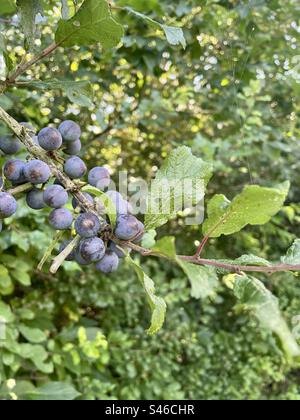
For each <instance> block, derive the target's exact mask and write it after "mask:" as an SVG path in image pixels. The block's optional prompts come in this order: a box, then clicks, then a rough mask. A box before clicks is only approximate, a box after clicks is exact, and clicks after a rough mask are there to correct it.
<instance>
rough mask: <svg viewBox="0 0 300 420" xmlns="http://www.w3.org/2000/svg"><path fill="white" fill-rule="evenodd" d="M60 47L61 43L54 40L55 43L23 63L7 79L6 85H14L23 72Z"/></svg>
mask: <svg viewBox="0 0 300 420" xmlns="http://www.w3.org/2000/svg"><path fill="white" fill-rule="evenodd" d="M58 47H59V44H57V43H56V42H53V44H51V45H49V46H48V47H47V48H45V49H44V50H43V51H41V52H40V53H39V54H37V55H35V56H34V57H32V59H31V60H29V61H26V62H25V63H23V62H22V63H21V64H20V65H19V66H18V67H17V68H16V70H15V71H14V72H13V73H12V74H11V75H10V76H9V77H8V78H7V79H6V82H5V83H6V85H7V86H10V85H13V84H14V83H15V81H16V79H17V78H18V77H19V76H21V75H22V74H23V73H25V72H26V71H27V70H28V69H29V68H30V67H32V66H33V65H34V64H36V63H37V62H38V61H40V60H42V59H43V58H45V57H47V56H48V55H50V54H52V53H53V51H55V50H56V49H57V48H58Z"/></svg>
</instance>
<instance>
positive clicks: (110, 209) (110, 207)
mask: <svg viewBox="0 0 300 420" xmlns="http://www.w3.org/2000/svg"><path fill="white" fill-rule="evenodd" d="M81 191H82V192H87V193H89V194H92V195H94V196H95V197H99V198H101V203H102V204H103V206H104V207H105V209H106V214H107V215H108V217H109V220H110V223H111V225H112V226H113V227H114V226H116V222H117V209H116V206H115V205H114V203H113V202H112V200H111V199H110V198H109V197H108V195H106V194H105V193H104V192H103V191H101V190H99V189H98V188H95V187H92V186H91V185H86V186H85V187H83V188H82V189H81Z"/></svg>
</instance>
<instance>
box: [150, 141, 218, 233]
mask: <svg viewBox="0 0 300 420" xmlns="http://www.w3.org/2000/svg"><path fill="white" fill-rule="evenodd" d="M211 175H212V166H211V164H209V163H206V162H204V161H203V160H202V159H200V158H197V157H195V156H193V154H192V152H191V150H190V148H189V147H186V146H182V147H179V148H177V149H176V150H174V151H173V152H172V153H170V155H169V157H168V158H167V159H166V160H165V162H164V163H163V165H162V167H161V169H160V170H159V171H158V172H157V175H156V178H155V180H154V181H153V182H152V183H151V191H150V193H149V196H148V210H147V214H146V217H145V226H146V229H147V230H150V229H155V228H157V227H159V226H161V225H163V224H165V223H167V221H168V220H170V219H171V218H173V217H175V216H176V214H177V213H178V211H180V210H183V208H182V207H183V204H184V203H191V204H193V205H194V204H196V203H198V202H199V201H200V200H201V199H202V198H203V196H204V194H205V187H206V185H207V183H208V181H209V179H210V177H211Z"/></svg>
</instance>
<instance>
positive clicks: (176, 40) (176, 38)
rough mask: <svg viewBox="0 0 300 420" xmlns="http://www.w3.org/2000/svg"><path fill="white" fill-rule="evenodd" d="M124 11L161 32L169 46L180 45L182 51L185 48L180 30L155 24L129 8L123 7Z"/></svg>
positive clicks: (152, 20) (147, 17) (155, 22)
mask: <svg viewBox="0 0 300 420" xmlns="http://www.w3.org/2000/svg"><path fill="white" fill-rule="evenodd" d="M124 9H125V10H127V11H128V12H129V13H132V14H133V15H135V16H137V17H139V18H141V19H143V20H146V21H147V22H148V23H149V25H151V26H154V27H156V28H158V29H161V30H163V31H164V33H165V35H166V38H167V41H168V42H169V44H171V45H179V44H181V45H182V47H183V48H184V49H185V48H186V40H185V37H184V33H183V30H182V28H178V27H176V26H168V25H163V24H161V23H159V22H157V21H156V20H154V19H152V18H150V17H149V16H146V15H144V14H143V13H140V12H137V11H136V10H134V9H132V8H131V7H124Z"/></svg>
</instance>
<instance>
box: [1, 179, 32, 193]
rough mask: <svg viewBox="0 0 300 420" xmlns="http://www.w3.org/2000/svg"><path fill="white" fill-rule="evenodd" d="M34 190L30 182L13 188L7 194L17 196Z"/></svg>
mask: <svg viewBox="0 0 300 420" xmlns="http://www.w3.org/2000/svg"><path fill="white" fill-rule="evenodd" d="M32 188H33V185H32V184H31V183H30V182H27V183H26V184H22V185H18V186H17V187H14V188H11V189H10V190H8V191H7V192H8V193H9V194H10V195H17V194H20V193H23V192H27V191H30V190H32Z"/></svg>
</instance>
